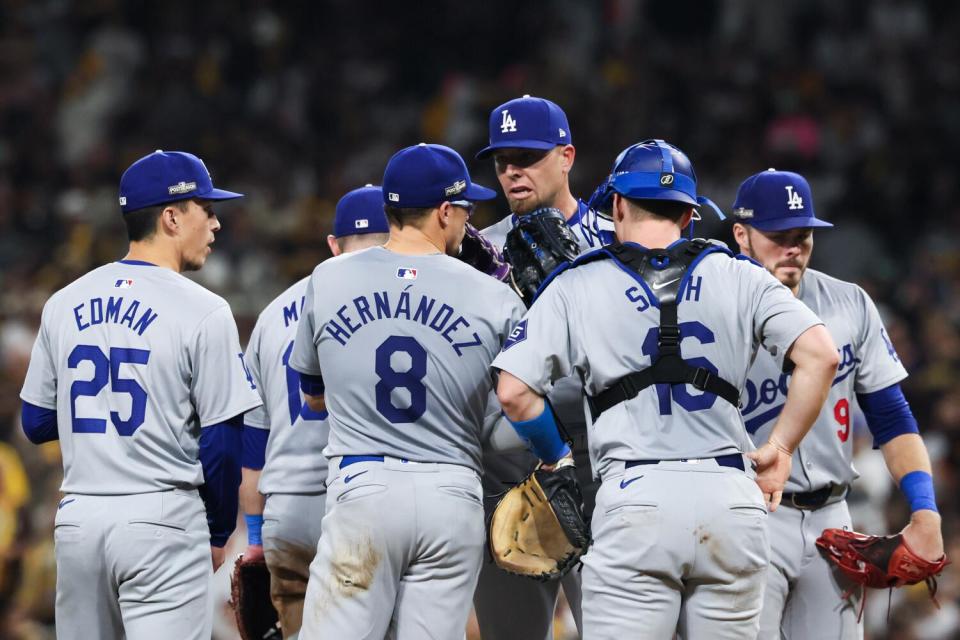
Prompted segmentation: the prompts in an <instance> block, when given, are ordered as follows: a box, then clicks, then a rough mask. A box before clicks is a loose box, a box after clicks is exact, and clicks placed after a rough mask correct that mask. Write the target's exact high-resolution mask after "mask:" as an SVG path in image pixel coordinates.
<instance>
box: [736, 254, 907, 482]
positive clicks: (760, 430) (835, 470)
mask: <svg viewBox="0 0 960 640" xmlns="http://www.w3.org/2000/svg"><path fill="white" fill-rule="evenodd" d="M798 297H799V299H800V300H801V301H802V302H803V303H804V304H805V305H806V306H808V307H809V308H810V309H812V310H813V312H814V313H816V314H817V315H818V316H819V317H821V318H822V319H823V321H824V324H825V325H826V326H827V329H829V331H830V335H831V336H832V337H833V341H834V342H835V343H836V344H837V349H838V350H839V351H840V366H839V367H838V368H837V374H836V377H835V378H834V380H833V386H832V387H831V388H830V392H829V395H828V396H827V402H826V404H824V406H823V409H822V410H821V411H820V415H819V416H817V420H816V422H814V423H813V427H812V428H811V429H810V432H809V433H808V434H807V436H806V437H805V438H804V439H803V441H802V442H801V443H800V446H799V447H798V448H797V451H796V452H795V453H794V458H793V468H792V470H791V474H790V480H789V481H788V482H787V485H786V488H785V489H784V490H785V491H786V492H788V493H791V492H807V491H816V490H818V489H822V488H824V487H826V486H828V485H829V484H830V483H834V484H838V485H849V484H850V483H851V482H853V480H854V479H856V477H857V472H856V470H855V469H854V468H853V464H852V460H853V438H851V437H850V436H851V428H852V419H853V418H852V415H851V414H852V407H853V406H854V402H855V400H856V394H858V393H872V392H874V391H879V390H880V389H883V388H885V387H889V386H890V385H892V384H895V383H897V382H900V381H901V380H903V379H904V378H906V377H907V371H906V369H904V368H903V364H902V363H901V362H900V358H899V357H898V356H897V352H896V351H895V350H894V348H893V344H892V343H891V342H890V338H889V336H887V332H886V330H885V329H884V327H883V322H882V321H881V319H880V314H879V313H878V312H877V308H876V306H875V305H874V304H873V301H872V300H871V299H870V297H869V296H868V295H867V294H866V292H865V291H864V290H863V289H861V288H860V287H858V286H857V285H855V284H853V283H850V282H844V281H842V280H837V279H836V278H832V277H830V276H828V275H826V274H824V273H821V272H819V271H815V270H813V269H807V271H806V272H805V273H804V275H803V280H801V282H800V291H799V296H798ZM788 383H789V375H787V374H785V373H782V372H781V371H780V369H779V368H778V367H777V365H776V363H775V362H774V361H773V359H772V358H770V357H769V356H767V355H766V354H762V353H761V354H758V355H757V359H756V361H755V362H754V364H753V367H752V368H751V369H750V374H749V379H748V380H747V386H746V389H745V390H744V394H743V417H744V420H745V421H746V426H747V431H749V432H750V433H751V434H753V436H752V437H753V439H754V441H755V442H764V441H765V440H766V439H767V437H768V436H769V435H770V430H771V429H772V428H773V424H774V422H775V420H776V417H777V416H778V415H780V410H781V409H782V408H783V403H784V401H785V400H786V395H787V385H788Z"/></svg>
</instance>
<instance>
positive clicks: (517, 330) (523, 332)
mask: <svg viewBox="0 0 960 640" xmlns="http://www.w3.org/2000/svg"><path fill="white" fill-rule="evenodd" d="M526 339H527V321H526V320H521V321H520V322H519V323H518V324H517V326H515V327H514V328H513V331H511V332H510V335H509V336H507V341H506V342H504V343H503V350H504V351H506V350H507V349H509V348H510V347H512V346H513V345H515V344H517V343H519V342H523V341H524V340H526Z"/></svg>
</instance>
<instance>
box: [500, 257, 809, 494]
mask: <svg viewBox="0 0 960 640" xmlns="http://www.w3.org/2000/svg"><path fill="white" fill-rule="evenodd" d="M678 242H684V240H679V241H678ZM677 299H678V302H679V304H678V307H677V311H678V318H679V322H680V332H681V349H682V355H683V358H684V360H687V361H688V362H690V363H691V364H693V365H696V366H702V367H706V368H708V369H711V370H713V371H714V372H718V373H719V375H720V376H721V377H723V378H724V379H726V380H728V381H729V382H730V383H732V384H733V385H735V386H737V387H738V388H742V387H743V385H744V382H745V380H746V376H747V370H748V369H749V367H750V362H751V361H752V360H753V356H754V353H755V352H756V350H757V348H758V346H760V345H762V346H763V347H764V348H765V349H766V350H768V351H769V352H770V353H771V354H772V355H773V357H774V359H775V360H776V362H777V363H778V366H782V361H783V358H784V354H785V352H786V350H787V349H788V348H789V347H790V345H791V344H793V342H794V340H796V338H797V337H798V336H799V335H800V334H802V333H803V332H804V331H806V330H807V329H808V328H810V327H811V326H814V325H816V324H819V323H820V321H819V319H818V318H817V317H816V316H815V315H814V314H813V312H812V311H810V310H809V309H808V308H807V307H806V306H804V305H803V304H802V303H799V301H798V300H796V299H795V298H794V297H793V295H792V294H791V293H790V291H789V290H788V289H787V288H786V287H784V286H783V285H782V284H780V283H779V282H778V281H777V280H776V279H775V278H774V277H773V276H771V275H770V274H769V273H767V272H766V271H765V270H763V269H762V268H761V267H758V266H757V265H755V264H753V263H750V262H746V261H742V260H735V259H731V258H729V257H728V256H725V255H720V254H711V255H708V256H707V257H705V258H704V259H703V260H701V261H700V262H699V264H697V265H696V266H695V267H694V270H693V271H692V273H690V274H689V279H688V280H687V282H686V283H685V284H684V285H683V286H682V287H681V289H680V291H679V293H678V298H677ZM731 320H734V321H731ZM522 322H523V323H525V324H524V325H523V327H524V331H523V335H522V337H517V338H516V339H512V340H510V341H509V342H508V343H507V344H506V345H505V346H504V349H503V351H502V352H501V353H500V355H498V356H497V358H496V360H495V361H494V363H493V366H494V367H496V368H499V369H503V370H505V371H509V372H510V373H512V374H513V375H515V376H516V377H518V378H520V379H521V380H523V381H524V382H525V383H526V384H527V385H528V386H530V387H531V388H532V389H533V390H534V391H536V392H537V393H540V394H546V393H549V391H550V389H551V388H552V385H553V381H554V380H556V379H558V378H562V377H565V376H569V375H571V374H574V373H575V374H577V375H582V376H583V379H584V382H585V389H586V391H587V393H588V394H590V395H595V394H597V393H599V392H600V391H603V390H605V389H606V388H607V387H608V386H609V385H610V384H611V383H613V382H614V381H616V380H618V379H619V378H621V377H623V376H625V375H627V374H629V373H633V372H635V371H640V370H641V369H645V368H647V367H649V366H650V365H651V362H652V357H653V356H655V355H656V353H657V338H658V335H659V322H660V313H659V303H658V302H657V300H656V298H655V292H653V291H652V290H651V289H650V287H648V286H647V285H646V284H645V283H642V282H641V281H639V280H638V279H635V278H634V277H633V276H632V275H630V274H628V273H626V272H625V271H624V270H621V269H620V268H619V267H618V266H617V265H616V264H615V263H614V262H613V261H612V260H601V261H598V262H592V263H588V264H585V265H582V266H578V267H575V268H573V269H570V270H568V271H566V272H564V273H562V274H560V275H559V276H558V277H557V278H556V279H555V280H554V281H553V282H552V283H551V284H550V285H549V286H548V287H547V288H546V289H545V290H544V291H543V292H542V293H541V295H540V298H539V299H538V300H537V301H536V302H535V303H534V305H533V306H532V307H531V308H530V310H529V312H528V313H527V316H526V317H525V318H524V320H523V321H522ZM745 347H749V348H745ZM588 354H589V360H588V358H587V356H588ZM545 365H546V366H545ZM651 416H659V418H658V419H651ZM590 448H591V453H592V455H593V458H594V459H595V460H598V461H599V471H600V474H601V476H603V475H605V474H606V473H607V471H608V470H609V469H610V467H611V465H612V462H613V461H616V460H639V459H656V460H660V459H664V460H675V459H678V458H707V457H714V456H718V455H722V454H730V453H735V452H741V451H748V450H751V449H753V447H752V446H751V444H750V439H749V437H748V436H747V432H746V429H745V427H744V424H743V420H742V418H741V417H740V412H739V411H738V410H737V408H736V407H734V406H733V405H731V404H730V403H728V402H726V401H724V400H722V399H720V398H718V397H716V396H715V395H713V394H708V393H702V392H699V391H697V390H696V389H694V388H693V387H692V386H689V385H656V387H650V388H647V389H644V390H643V391H641V392H640V394H639V395H638V396H636V397H635V398H633V399H631V400H628V401H626V402H623V403H621V404H619V405H617V406H615V407H613V408H611V409H609V410H608V411H605V412H604V413H603V414H602V415H601V416H600V417H599V418H598V420H597V421H596V423H595V424H593V425H591V427H590Z"/></svg>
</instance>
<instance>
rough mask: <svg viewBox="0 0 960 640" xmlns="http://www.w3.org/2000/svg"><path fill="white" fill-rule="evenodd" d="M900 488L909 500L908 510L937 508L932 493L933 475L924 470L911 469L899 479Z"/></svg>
mask: <svg viewBox="0 0 960 640" xmlns="http://www.w3.org/2000/svg"><path fill="white" fill-rule="evenodd" d="M900 490H901V491H903V495H905V496H907V501H909V502H910V511H911V513H912V512H914V511H920V510H921V509H929V510H930V511H936V510H937V498H936V496H935V495H934V493H933V477H932V476H931V475H930V474H929V473H927V472H926V471H911V472H910V473H908V474H907V475H905V476H903V478H901V479H900Z"/></svg>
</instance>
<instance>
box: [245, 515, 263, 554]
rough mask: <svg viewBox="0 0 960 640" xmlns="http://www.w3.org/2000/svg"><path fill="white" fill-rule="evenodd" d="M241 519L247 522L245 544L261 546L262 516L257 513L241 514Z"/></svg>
mask: <svg viewBox="0 0 960 640" xmlns="http://www.w3.org/2000/svg"><path fill="white" fill-rule="evenodd" d="M243 519H244V520H246V521H247V544H248V545H258V546H262V545H263V537H262V535H261V530H262V528H263V514H261V513H257V514H254V515H250V514H249V513H245V514H243Z"/></svg>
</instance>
